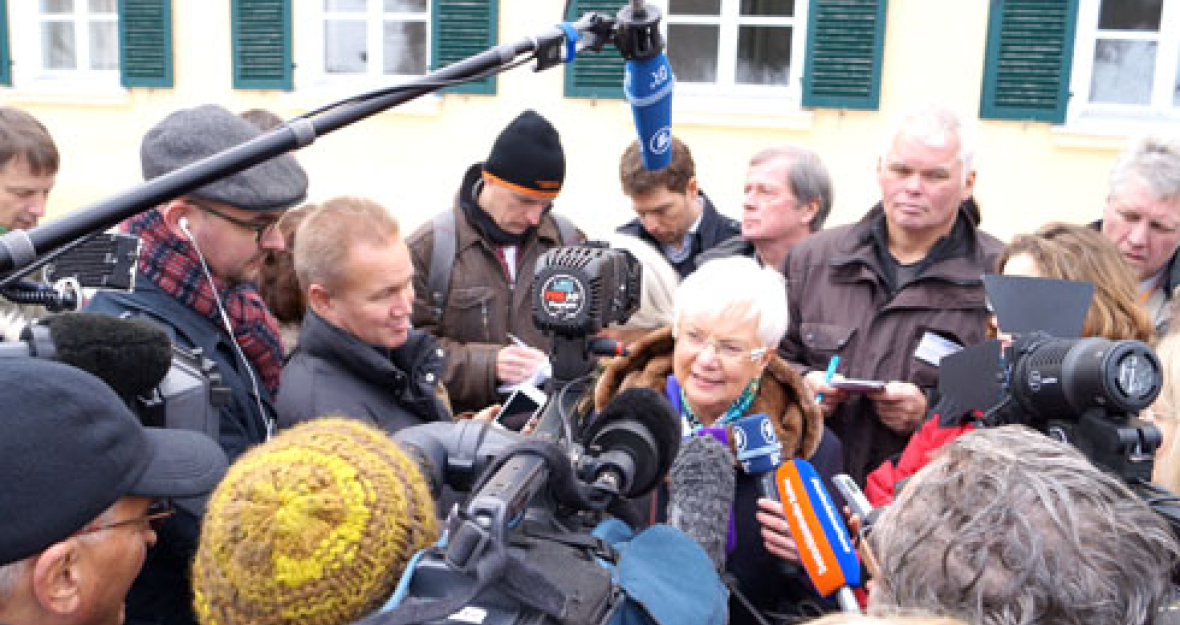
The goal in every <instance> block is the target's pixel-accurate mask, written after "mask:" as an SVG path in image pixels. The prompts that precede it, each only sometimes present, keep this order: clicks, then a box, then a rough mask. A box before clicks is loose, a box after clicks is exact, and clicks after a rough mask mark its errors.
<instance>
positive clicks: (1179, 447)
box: [1151, 332, 1180, 492]
mask: <svg viewBox="0 0 1180 625" xmlns="http://www.w3.org/2000/svg"><path fill="white" fill-rule="evenodd" d="M1155 353H1156V355H1157V356H1159V359H1160V366H1161V367H1162V368H1163V375H1164V384H1163V388H1162V389H1160V396H1159V397H1158V398H1156V400H1155V403H1154V404H1152V405H1151V412H1152V414H1153V415H1154V419H1155V420H1159V421H1163V420H1167V421H1170V423H1169V425H1170V426H1171V427H1170V429H1171V439H1172V440H1171V443H1170V444H1169V445H1168V446H1167V449H1163V450H1162V453H1157V454H1156V457H1155V469H1154V470H1153V471H1152V481H1153V482H1155V483H1156V484H1159V485H1160V486H1163V487H1164V488H1166V489H1168V490H1170V491H1172V492H1180V444H1177V441H1176V426H1177V425H1180V420H1178V419H1177V414H1176V410H1177V409H1178V408H1180V333H1176V332H1173V333H1171V334H1168V335H1167V336H1165V337H1164V338H1163V340H1161V341H1160V342H1159V345H1157V346H1156V348H1155Z"/></svg>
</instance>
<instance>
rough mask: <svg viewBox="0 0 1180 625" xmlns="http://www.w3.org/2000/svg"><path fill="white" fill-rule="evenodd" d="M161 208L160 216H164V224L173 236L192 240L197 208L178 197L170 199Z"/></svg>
mask: <svg viewBox="0 0 1180 625" xmlns="http://www.w3.org/2000/svg"><path fill="white" fill-rule="evenodd" d="M159 210H160V216H161V217H163V218H164V225H165V226H167V227H168V231H169V232H171V233H172V234H173V236H176V237H179V238H181V239H184V240H185V241H192V236H191V233H192V227H193V226H192V222H193V218H192V215H193V214H194V213H195V212H196V210H195V209H194V208H193V206H192V205H191V204H189V203H188V202H185V201H184V200H182V199H179V198H178V199H175V200H171V201H169V202H168V203H167V204H165V205H164V206H162V207H160V209H159Z"/></svg>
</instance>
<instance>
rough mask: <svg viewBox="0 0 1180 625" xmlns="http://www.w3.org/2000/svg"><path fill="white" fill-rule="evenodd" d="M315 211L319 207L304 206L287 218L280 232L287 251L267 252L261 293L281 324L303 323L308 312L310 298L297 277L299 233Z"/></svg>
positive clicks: (280, 226)
mask: <svg viewBox="0 0 1180 625" xmlns="http://www.w3.org/2000/svg"><path fill="white" fill-rule="evenodd" d="M315 209H316V205H315V204H304V205H302V206H300V207H298V208H293V209H291V210H289V211H287V212H286V213H284V214H283V216H282V218H280V219H279V225H278V228H279V233H280V234H282V235H283V243H284V244H285V247H284V248H283V251H281V252H275V251H271V252H267V254H266V256H265V257H264V258H263V261H262V267H261V268H260V269H259V270H258V291H259V292H260V293H261V294H262V299H263V301H265V302H266V307H267V308H269V309H270V312H271V313H273V314H274V316H275V318H276V319H278V320H279V322H280V323H299V322H301V321H303V315H304V313H306V312H307V295H305V294H304V293H303V289H300V288H299V280H298V278H297V277H296V276H295V232H296V231H297V230H299V224H301V223H303V220H304V219H306V218H307V216H308V215H310V214H311V213H312V211H314V210H315Z"/></svg>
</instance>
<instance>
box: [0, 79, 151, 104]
mask: <svg viewBox="0 0 1180 625" xmlns="http://www.w3.org/2000/svg"><path fill="white" fill-rule="evenodd" d="M3 92H4V94H5V100H11V101H20V102H32V103H38V104H70V105H81V106H126V105H127V104H128V102H130V95H131V92H130V91H129V90H128V89H126V88H125V87H123V86H122V85H120V84H118V83H117V82H116V83H115V84H109V83H105V82H103V83H97V82H93V81H88V80H69V79H52V80H27V81H20V82H17V83H16V84H15V85H14V86H13V87H11V88H5V89H4V90H3Z"/></svg>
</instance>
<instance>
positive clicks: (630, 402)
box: [583, 388, 680, 496]
mask: <svg viewBox="0 0 1180 625" xmlns="http://www.w3.org/2000/svg"><path fill="white" fill-rule="evenodd" d="M623 422H630V423H634V424H637V425H638V426H640V427H641V428H642V429H645V430H646V431H647V432H649V433H650V434H651V439H652V441H653V443H654V445H655V454H654V457H651V458H649V457H641V458H636V459H635V460H636V462H642V463H650V464H647V466H646V467H644V469H646V470H640V471H637V473H643V474H647V475H651V476H653V478H654V479H652V480H648V481H649V482H650V484H647V485H638V486H639V488H637V489H636V490H637V491H641V492H646V491H648V490H651V488H654V487H655V485H656V484H658V483H659V481H660V480H662V479H664V476H665V475H667V474H668V468H669V467H671V466H672V460H673V459H675V458H676V452H677V451H679V449H680V417H679V416H678V415H677V414H676V410H675V409H674V408H673V407H672V404H671V403H670V402H669V401H668V400H667V399H665V398H664V396H663V395H661V394H660V393H658V392H656V391H653V390H651V389H647V388H630V389H627V390H625V391H623V392H622V393H619V394H618V395H615V397H614V398H613V399H611V400H610V401H609V402H607V404H606V406H604V407H603V408H602V412H600V413H598V416H597V418H595V419H594V421H593V422H592V423H591V424H590V426H589V427H588V428H587V429H586V432H585V435H584V436H583V440H585V441H587V443H589V444H593V441H594V440H595V439H596V438H597V437H598V435H599V434H600V433H601V432H603V431H604V430H605V429H608V428H611V427H614V426H616V425H617V424H619V423H623ZM629 496H636V495H635V494H632V495H629Z"/></svg>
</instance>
